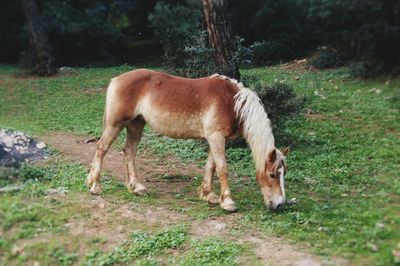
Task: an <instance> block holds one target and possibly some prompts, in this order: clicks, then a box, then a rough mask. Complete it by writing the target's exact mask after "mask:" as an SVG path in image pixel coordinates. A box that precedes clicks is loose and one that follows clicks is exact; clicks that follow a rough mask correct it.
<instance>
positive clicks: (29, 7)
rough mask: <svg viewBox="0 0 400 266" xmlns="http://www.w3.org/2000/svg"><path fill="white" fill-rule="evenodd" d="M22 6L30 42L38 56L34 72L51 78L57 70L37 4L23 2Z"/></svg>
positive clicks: (30, 1)
mask: <svg viewBox="0 0 400 266" xmlns="http://www.w3.org/2000/svg"><path fill="white" fill-rule="evenodd" d="M21 4H22V11H23V13H24V15H25V18H26V24H27V26H28V31H29V42H30V44H31V47H32V49H33V50H34V53H35V56H36V66H35V69H34V71H33V72H34V73H36V74H38V75H40V76H50V75H52V74H54V73H56V68H55V66H54V59H53V56H52V54H51V47H50V45H49V41H48V39H47V36H46V34H45V32H44V30H43V27H42V25H41V24H40V19H39V13H38V9H37V5H36V2H35V0H22V1H21Z"/></svg>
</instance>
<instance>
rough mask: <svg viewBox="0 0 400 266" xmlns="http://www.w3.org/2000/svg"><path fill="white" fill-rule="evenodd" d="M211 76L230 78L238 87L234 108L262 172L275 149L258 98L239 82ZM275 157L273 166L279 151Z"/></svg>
mask: <svg viewBox="0 0 400 266" xmlns="http://www.w3.org/2000/svg"><path fill="white" fill-rule="evenodd" d="M213 76H219V77H220V78H223V79H227V80H230V81H231V82H232V83H233V84H235V86H237V88H238V89H239V92H238V93H237V94H236V95H235V96H234V100H235V107H234V110H235V113H236V114H237V117H238V119H239V121H240V122H241V123H242V127H243V135H244V138H245V139H246V141H247V143H248V144H249V146H250V149H251V151H252V154H253V158H254V161H255V164H256V168H257V171H260V172H264V171H265V162H266V159H267V155H268V154H269V153H270V152H271V151H272V150H274V149H275V140H274V136H273V134H272V128H271V122H270V120H269V118H268V115H267V113H266V112H265V110H264V106H263V105H262V103H261V100H260V98H259V97H258V96H257V94H256V93H254V92H253V91H251V90H250V89H248V88H246V87H244V86H243V84H242V83H241V82H237V81H236V80H234V79H230V78H228V77H225V76H222V75H218V74H216V75H213ZM277 157H278V158H277V160H276V161H275V163H274V168H276V166H275V164H276V163H277V162H279V161H280V159H283V158H280V157H281V156H280V153H279V152H277Z"/></svg>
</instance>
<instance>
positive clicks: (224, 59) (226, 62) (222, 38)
mask: <svg viewBox="0 0 400 266" xmlns="http://www.w3.org/2000/svg"><path fill="white" fill-rule="evenodd" d="M227 4H228V1H227V0H203V10H204V18H205V21H206V24H207V30H208V39H209V42H210V45H211V47H212V48H213V49H214V51H215V60H216V62H217V64H218V66H219V68H220V71H221V74H224V75H227V76H229V77H232V78H235V79H237V80H239V79H240V73H239V68H238V66H237V65H236V64H235V62H234V53H235V43H234V39H233V36H232V28H231V25H230V23H229V22H228V21H227V20H226V16H225V10H226V6H227Z"/></svg>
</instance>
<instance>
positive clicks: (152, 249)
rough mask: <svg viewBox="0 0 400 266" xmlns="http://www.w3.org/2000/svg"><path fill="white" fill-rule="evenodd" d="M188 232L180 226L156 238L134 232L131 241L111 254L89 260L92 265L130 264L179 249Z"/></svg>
mask: <svg viewBox="0 0 400 266" xmlns="http://www.w3.org/2000/svg"><path fill="white" fill-rule="evenodd" d="M186 231H187V229H186V227H185V226H182V225H180V226H176V227H172V228H169V229H167V230H164V231H161V232H159V233H158V234H156V235H154V236H152V235H149V234H146V233H143V232H134V233H132V234H131V239H130V240H128V241H126V242H125V243H124V244H123V245H121V246H118V247H116V248H115V249H114V250H113V251H111V252H110V253H109V254H100V253H96V254H91V255H90V257H88V258H87V259H90V264H93V263H94V264H97V265H103V266H106V265H114V264H130V263H131V262H132V260H133V259H137V258H141V257H144V256H149V255H154V254H156V253H159V252H161V251H163V250H165V249H171V248H177V247H179V246H180V245H182V244H183V243H184V241H185V239H186V234H187V232H186ZM142 264H144V265H148V264H149V263H148V262H147V263H144V262H142Z"/></svg>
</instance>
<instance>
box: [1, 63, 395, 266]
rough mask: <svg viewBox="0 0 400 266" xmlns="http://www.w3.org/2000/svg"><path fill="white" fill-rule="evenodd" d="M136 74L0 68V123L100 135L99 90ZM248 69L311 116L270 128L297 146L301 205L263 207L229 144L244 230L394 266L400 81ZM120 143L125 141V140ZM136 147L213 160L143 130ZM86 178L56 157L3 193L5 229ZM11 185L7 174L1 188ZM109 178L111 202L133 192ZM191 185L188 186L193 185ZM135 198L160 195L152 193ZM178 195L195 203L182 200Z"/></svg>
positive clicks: (200, 149)
mask: <svg viewBox="0 0 400 266" xmlns="http://www.w3.org/2000/svg"><path fill="white" fill-rule="evenodd" d="M129 69H130V68H129V67H127V66H124V67H116V68H90V69H83V68H82V69H77V73H76V74H72V75H58V76H55V77H51V78H30V77H27V78H17V77H15V76H14V75H13V72H14V71H17V69H16V68H13V67H10V66H3V67H0V79H1V82H0V106H1V107H0V127H2V128H14V129H17V130H23V131H26V132H28V133H30V134H33V135H39V134H42V133H46V132H49V131H55V130H62V131H66V132H75V133H87V134H92V135H99V134H100V133H101V123H102V115H103V107H104V98H105V95H104V93H102V92H101V89H99V88H104V87H106V86H107V84H108V82H109V80H110V78H112V77H114V76H116V75H118V74H120V73H123V72H125V71H126V70H129ZM242 75H243V76H245V77H246V76H248V78H246V79H247V80H252V79H253V80H260V81H263V82H264V83H270V82H273V81H275V80H285V81H286V82H287V83H289V84H291V85H292V86H293V87H294V88H295V90H296V91H297V92H299V93H302V94H304V95H306V96H307V97H308V98H309V99H310V100H311V103H310V105H309V106H308V109H309V112H308V113H309V115H307V116H306V117H305V118H299V119H297V120H290V121H288V122H287V123H285V124H283V125H274V126H279V127H281V128H280V130H278V131H276V132H279V134H276V135H275V139H276V143H277V146H278V147H281V146H290V147H291V150H292V152H291V154H290V155H289V156H288V161H287V163H288V167H289V172H288V175H287V179H286V182H285V184H286V190H287V196H288V197H289V198H292V197H296V198H297V199H298V202H299V203H298V204H297V205H294V206H290V207H288V208H286V210H285V211H284V212H281V213H272V212H269V211H268V210H266V209H265V207H264V204H263V202H262V196H261V193H260V192H259V188H258V187H257V185H256V183H255V179H254V176H255V169H254V164H253V162H252V159H251V154H250V151H249V149H248V148H243V147H238V146H237V145H235V143H229V144H228V146H227V147H228V148H227V154H228V163H229V167H230V176H231V178H230V183H231V187H232V188H231V190H232V193H233V197H234V199H235V201H236V203H237V205H238V207H239V211H240V212H241V214H242V215H241V217H240V218H238V223H239V224H242V225H243V228H246V226H254V227H256V228H261V229H262V230H264V231H265V232H266V233H270V234H274V235H280V236H282V235H283V236H285V237H287V238H289V239H292V240H296V241H304V242H308V243H310V245H311V246H312V249H313V250H314V251H315V252H317V253H320V254H323V255H327V256H333V255H337V256H344V257H346V258H348V259H349V260H351V261H354V262H355V263H356V264H357V263H358V264H371V265H389V264H392V263H394V261H395V258H394V257H393V255H392V250H394V249H396V247H397V246H398V243H399V242H400V231H399V230H398V228H399V225H400V218H399V215H398V213H400V208H399V206H400V204H399V202H400V180H399V178H398V176H399V173H400V133H399V132H400V119H399V117H400V115H399V110H400V109H399V102H400V101H399V99H400V89H399V88H400V81H399V80H386V79H384V78H381V79H376V80H369V81H365V80H357V79H351V78H350V76H349V75H348V71H347V69H345V68H341V69H336V70H328V71H318V72H313V71H309V72H297V71H288V70H284V69H282V68H281V67H278V66H277V67H269V68H258V69H249V70H244V71H242ZM122 142H123V137H121V138H120V139H119V144H118V145H121V143H122ZM140 149H141V150H143V149H150V150H152V151H153V152H154V153H155V154H157V155H158V156H160V157H161V158H163V157H164V156H166V155H169V154H172V155H175V156H177V157H179V158H180V159H182V160H183V161H184V162H192V163H193V162H194V163H197V164H201V165H204V164H205V159H206V157H207V145H206V144H205V143H204V142H203V141H194V140H174V139H170V138H167V137H159V136H157V135H156V134H154V133H153V132H152V131H151V130H150V129H149V128H146V129H145V134H144V136H143V139H142V142H141V144H140ZM29 175H33V176H35V175H39V176H40V175H42V173H35V172H32V173H30V174H29ZM85 176H86V166H79V165H71V164H65V163H63V162H60V163H59V164H56V166H53V167H48V168H45V170H44V175H43V176H42V177H34V178H28V180H27V181H26V182H28V184H29V189H28V187H27V188H25V189H24V190H23V193H26V194H25V195H24V197H21V196H20V195H19V194H20V193H18V194H16V195H13V196H10V195H7V196H2V195H0V198H1V199H2V202H1V203H0V205H1V206H4V208H3V209H2V210H3V211H4V212H6V214H4V213H3V211H2V214H1V215H6V216H7V217H8V218H6V219H5V222H4V224H2V226H5V227H4V228H7V227H8V226H10V225H9V224H15V223H17V224H22V223H27V224H29V223H30V222H31V223H36V222H37V221H36V220H35V219H38V218H37V217H40V213H41V212H42V211H43V210H42V209H40V208H39V210H38V209H36V207H34V203H33V202H29V201H26V197H28V198H29V197H35V195H42V193H43V191H44V190H45V189H47V188H48V187H66V188H68V189H71V190H73V191H86V188H85V186H84V180H83V179H84V177H85ZM200 179H201V177H200V178H199V177H197V181H195V182H194V184H195V185H198V184H199V183H200ZM103 180H104V179H103ZM8 182H9V181H4V179H2V180H1V183H0V184H2V185H5V184H8ZM12 182H14V181H12ZM43 183H44V185H43ZM103 185H104V188H105V194H106V195H107V194H108V195H110V197H116V196H117V195H118V197H119V199H120V200H131V199H132V196H131V195H130V194H129V193H127V192H123V191H126V189H125V188H123V185H122V184H120V183H117V182H115V181H114V180H113V179H112V178H111V179H110V178H108V179H105V180H104V182H103ZM195 185H193V186H191V187H189V188H188V189H195V188H194V186H195ZM175 198H176V200H174V201H171V199H169V200H168V201H165V202H164V201H163V204H169V205H170V206H172V207H173V208H174V209H176V210H180V211H182V212H184V213H187V214H189V215H190V216H192V217H195V218H205V217H209V216H211V215H226V214H224V213H223V212H222V211H220V210H219V209H218V208H217V207H216V208H212V207H208V206H207V205H206V204H204V203H201V202H200V201H198V200H197V199H195V198H194V197H191V196H187V195H185V193H183V194H179V195H177V197H175ZM3 199H5V200H3ZM135 200H137V201H140V202H147V203H149V204H155V203H156V202H159V200H158V201H157V200H156V197H155V195H153V196H151V195H150V196H149V197H146V198H135ZM3 202H4V203H3ZM181 202H186V203H187V202H189V204H185V206H183V207H180V204H181ZM13 204H17V205H18V204H23V206H21V208H26V209H27V210H28V211H27V214H26V217H19V216H18V215H17V214H15V215H14V214H11V213H9V214H7V212H8V208H5V206H7V207H8V205H10V206H14V205H13ZM18 206H19V205H18ZM0 208H1V207H0ZM12 209H13V208H11V210H12ZM37 212H38V213H37ZM3 217H4V216H3ZM2 223H3V222H2ZM30 230H33V229H32V228H30V225H26V232H25V233H24V234H26V235H30V234H32V233H29V231H30ZM10 241H11V242H12V240H10V239H9V238H7V239H4V238H0V247H2V246H10V243H11V242H10ZM142 260H143V261H142V262H143V263H144V264H145V263H149V264H150V265H151V263H153V262H154V261H153V260H152V258H150V259H149V260H146V258H143V259H142Z"/></svg>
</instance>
